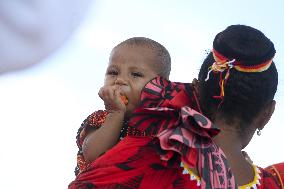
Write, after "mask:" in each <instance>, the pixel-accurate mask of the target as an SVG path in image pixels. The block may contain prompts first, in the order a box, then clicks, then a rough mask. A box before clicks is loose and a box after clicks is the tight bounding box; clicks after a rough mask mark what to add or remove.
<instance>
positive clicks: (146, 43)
mask: <svg viewBox="0 0 284 189" xmlns="http://www.w3.org/2000/svg"><path fill="white" fill-rule="evenodd" d="M124 45H126V46H137V47H145V48H147V49H150V50H152V51H153V53H154V54H155V57H156V58H157V61H156V62H155V63H156V65H154V66H155V69H157V73H158V74H159V75H160V76H162V77H164V78H166V79H168V78H169V76H170V72H171V56H170V54H169V52H168V50H167V49H166V48H165V47H164V46H163V45H161V44H160V43H158V42H156V41H154V40H152V39H149V38H146V37H132V38H129V39H127V40H125V41H123V42H121V43H119V44H118V45H117V46H115V47H114V49H115V48H118V47H121V46H124Z"/></svg>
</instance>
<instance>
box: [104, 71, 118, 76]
mask: <svg viewBox="0 0 284 189" xmlns="http://www.w3.org/2000/svg"><path fill="white" fill-rule="evenodd" d="M106 74H107V75H118V71H116V70H108V71H107V73H106Z"/></svg>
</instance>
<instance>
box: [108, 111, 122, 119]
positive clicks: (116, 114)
mask: <svg viewBox="0 0 284 189" xmlns="http://www.w3.org/2000/svg"><path fill="white" fill-rule="evenodd" d="M108 115H109V116H110V117H117V118H120V117H121V118H124V115H125V111H123V110H109V111H108Z"/></svg>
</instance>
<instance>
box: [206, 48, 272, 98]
mask: <svg viewBox="0 0 284 189" xmlns="http://www.w3.org/2000/svg"><path fill="white" fill-rule="evenodd" d="M212 53H213V57H214V60H215V62H214V63H213V64H212V66H210V67H209V71H208V74H207V78H206V79H205V81H207V80H208V79H209V77H210V73H211V72H212V71H213V72H214V73H220V81H219V86H220V88H221V91H220V95H219V96H214V98H220V99H223V98H224V96H225V90H224V87H225V84H226V82H227V80H228V78H229V77H230V69H232V68H234V69H236V70H237V71H240V72H251V73H252V72H263V71H265V70H267V69H268V68H269V67H270V65H271V64H272V59H269V60H267V61H265V62H261V63H259V64H257V65H252V66H246V65H243V63H242V62H241V61H238V60H236V59H229V58H227V57H225V56H224V55H222V54H221V53H219V52H218V51H217V50H216V49H213V51H212ZM224 71H226V74H225V77H223V76H222V72H224Z"/></svg>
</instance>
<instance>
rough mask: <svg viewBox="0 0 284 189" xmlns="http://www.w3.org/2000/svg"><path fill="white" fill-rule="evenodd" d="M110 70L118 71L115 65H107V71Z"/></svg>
mask: <svg viewBox="0 0 284 189" xmlns="http://www.w3.org/2000/svg"><path fill="white" fill-rule="evenodd" d="M111 68H115V69H118V67H117V66H116V65H109V66H108V67H107V69H111Z"/></svg>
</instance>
